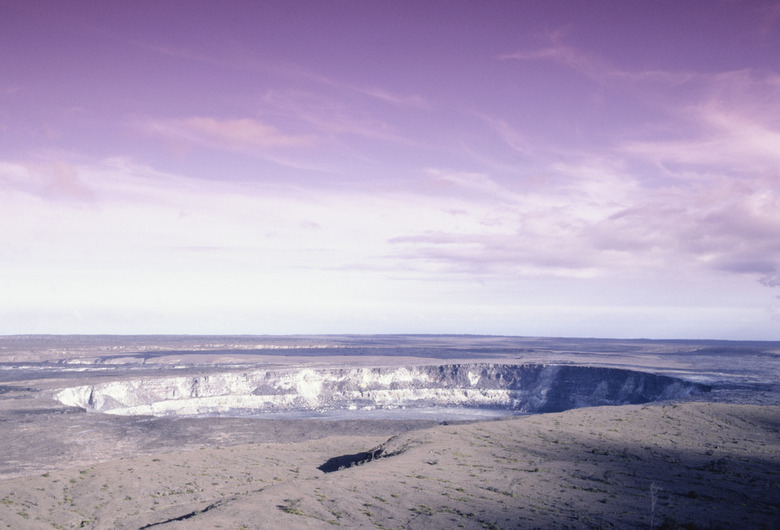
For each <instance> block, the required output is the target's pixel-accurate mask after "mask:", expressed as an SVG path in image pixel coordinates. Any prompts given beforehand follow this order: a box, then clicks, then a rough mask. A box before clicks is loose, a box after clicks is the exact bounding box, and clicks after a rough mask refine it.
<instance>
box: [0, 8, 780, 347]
mask: <svg viewBox="0 0 780 530" xmlns="http://www.w3.org/2000/svg"><path fill="white" fill-rule="evenodd" d="M0 237H1V238H2V243H3V244H2V247H0V274H1V275H2V276H1V277H0V333H2V334H13V333H342V332H347V333H407V332H408V333H487V334H512V335H552V336H597V337H648V338H727V339H768V340H771V339H774V340H780V2H778V1H769V0H752V1H750V2H742V1H736V0H728V1H717V0H701V1H686V2H679V1H646V2H625V1H621V0H615V1H610V2H604V1H592V0H588V1H579V2H577V1H558V2H556V1H544V2H542V1H517V2H511V1H505V2H497V1H484V2H482V1H480V2H476V1H471V2H459V1H441V2H438V1H430V0H426V1H424V2H420V1H407V2H370V1H362V0H361V1H357V0H356V1H348V0H340V1H325V0H318V1H311V2H294V1H277V2H255V1H245V2H236V1H223V2H212V1H196V0H186V1H185V0H181V1H165V0H154V1H135V2H102V1H90V2H85V1H69V2H49V1H45V2H44V1H36V0H18V1H14V0H0Z"/></svg>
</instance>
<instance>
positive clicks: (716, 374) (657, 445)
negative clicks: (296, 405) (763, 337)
mask: <svg viewBox="0 0 780 530" xmlns="http://www.w3.org/2000/svg"><path fill="white" fill-rule="evenodd" d="M388 340H389V339H388ZM441 340H443V339H439V341H441ZM43 342H45V344H46V351H43V349H44V348H41V347H37V349H36V348H34V347H30V348H29V353H30V355H29V357H30V359H29V361H28V362H27V364H25V363H24V362H23V361H24V352H23V351H20V350H19V348H18V344H15V345H14V346H13V347H14V348H16V349H13V348H11V347H8V346H6V349H5V359H4V361H5V362H4V365H5V369H4V371H3V372H2V377H3V381H2V382H0V385H2V388H0V528H13V529H18V528H132V529H140V528H279V527H288V528H312V527H322V528H326V527H332V526H342V527H347V528H350V527H351V528H354V527H367V528H458V527H461V528H549V527H558V528H566V527H570V528H606V527H615V528H642V527H644V528H719V527H721V528H730V527H735V526H738V525H741V526H743V527H745V528H777V521H778V520H780V513H779V512H780V500H779V499H780V406H778V400H777V394H778V393H777V391H776V388H777V371H776V369H777V350H776V349H772V348H768V347H767V346H766V345H762V346H761V347H760V348H757V347H756V345H755V344H749V345H747V346H742V348H743V349H740V348H739V347H736V345H731V346H732V350H731V351H730V355H731V357H732V358H733V359H732V360H731V361H729V357H728V355H729V352H728V351H724V350H723V349H716V350H715V352H714V353H713V352H710V353H709V354H708V353H707V352H706V351H703V350H702V346H701V345H698V346H694V345H688V344H684V345H680V344H677V345H672V346H669V345H668V344H667V345H663V348H662V347H661V345H659V344H652V345H651V346H652V347H648V346H643V345H641V344H640V345H637V344H627V345H626V346H627V347H633V348H634V351H633V352H632V353H630V354H628V355H626V354H625V353H623V354H620V353H619V352H618V350H619V346H618V345H616V344H602V345H601V346H602V347H601V350H602V351H601V352H599V348H598V347H597V345H596V344H595V343H588V347H587V348H583V347H582V345H580V348H581V350H583V351H579V352H577V351H576V350H575V349H574V348H573V347H567V348H565V349H564V348H561V347H560V344H559V343H558V344H556V345H555V346H556V347H557V349H556V348H554V347H553V345H551V344H549V343H548V348H547V349H546V350H545V351H543V350H542V349H541V348H539V346H538V345H537V346H534V347H533V348H530V347H529V348H525V349H526V350H533V351H525V352H520V351H519V350H522V349H523V348H514V349H512V348H510V349H509V351H507V350H506V349H505V350H501V351H499V348H498V347H497V346H496V345H495V344H493V345H492V347H488V346H485V344H484V343H483V344H482V345H481V346H482V347H483V349H482V350H480V351H477V349H476V348H474V347H473V344H472V345H471V346H470V347H466V346H463V347H461V348H460V349H459V351H458V352H456V353H453V352H452V351H448V352H443V351H442V350H441V344H439V346H438V347H432V346H431V345H430V344H428V345H427V346H426V347H428V350H426V352H425V353H426V354H425V355H421V356H419V357H418V358H417V359H418V362H434V360H435V359H441V358H446V359H452V358H455V357H457V358H464V357H466V356H470V357H471V358H476V359H479V360H484V359H485V358H487V357H490V358H501V359H503V360H506V359H507V357H512V358H518V359H519V358H523V359H526V358H530V357H533V356H536V357H539V358H548V359H549V358H553V357H554V358H555V360H556V361H558V362H561V361H564V362H565V361H567V360H570V361H572V362H574V361H573V360H574V359H576V360H580V361H581V360H584V359H588V364H593V365H598V364H599V361H601V365H609V366H615V365H630V366H636V365H642V366H645V367H646V368H647V367H654V368H655V370H654V371H655V372H657V373H667V374H669V373H678V374H679V373H685V374H687V375H688V376H689V377H690V378H691V379H692V380H697V381H706V382H708V383H711V384H713V385H714V386H713V391H712V392H711V393H707V394H706V395H702V396H698V397H696V398H694V399H695V400H693V401H674V402H659V403H652V404H645V405H628V406H621V407H595V408H581V409H576V410H569V411H566V412H562V413H555V414H541V415H529V416H519V417H511V418H507V419H504V420H498V421H485V422H456V423H450V424H442V423H440V422H437V421H434V420H419V419H409V420H380V419H377V420H338V421H335V420H315V419H304V420H278V419H257V418H251V417H241V418H229V417H209V418H176V417H166V418H153V417H137V416H111V415H107V414H102V413H87V412H84V411H83V410H81V409H76V408H74V407H66V406H64V405H62V404H61V403H58V402H57V401H56V400H55V399H54V398H53V396H54V395H55V392H56V391H57V390H59V389H62V388H66V387H69V386H73V385H76V384H83V383H84V382H85V381H92V380H113V379H116V378H122V377H126V376H127V374H128V373H129V372H131V371H132V370H133V368H132V366H134V365H136V364H139V363H138V362H137V359H138V358H139V357H138V355H141V354H140V353H139V352H141V351H142V348H140V347H139V345H138V344H136V345H133V346H132V347H130V348H128V349H129V350H130V351H121V352H119V353H120V355H121V356H122V358H123V360H122V362H121V363H119V365H120V368H119V369H117V370H114V369H111V370H103V369H100V370H98V369H97V368H96V367H98V366H99V365H103V364H105V362H106V358H107V356H106V355H105V350H101V349H100V348H101V347H99V346H96V345H90V346H89V347H88V348H84V347H82V348H81V349H79V348H76V347H71V348H70V349H69V350H67V351H64V349H63V348H60V349H59V350H56V351H52V348H50V347H49V346H50V345H51V343H50V342H47V341H43ZM201 342H202V341H201ZM0 343H2V341H0ZM27 344H29V342H28V343H27ZM450 345H451V344H450ZM104 346H105V345H104ZM189 346H190V347H191V345H189ZM418 346H419V344H418ZM504 347H505V345H504V344H502V345H501V348H504ZM707 347H709V348H712V345H709V346H707ZM720 347H721V346H719V348H720ZM437 348H438V349H437ZM664 348H670V349H664ZM675 348H676V349H675ZM0 351H2V350H0ZM144 351H145V353H143V355H146V356H147V357H146V361H145V363H146V364H144V363H140V364H142V365H143V368H142V370H147V371H154V372H155V373H157V372H160V371H162V372H166V373H167V371H168V370H170V369H171V367H172V366H173V365H176V364H177V362H181V359H182V358H187V356H188V355H197V356H200V357H201V360H204V362H203V363H200V365H199V366H198V367H197V370H212V369H215V367H214V361H215V357H216V356H218V357H220V359H221V361H220V362H219V363H216V364H217V366H222V365H225V364H231V363H232V364H231V365H235V363H240V362H241V360H242V359H241V357H242V356H243V355H248V354H247V352H246V351H245V350H244V351H243V353H242V352H238V353H236V352H235V351H231V350H229V348H226V349H225V350H220V353H218V354H215V353H213V352H206V353H203V352H198V353H189V354H183V353H181V351H179V352H178V353H176V354H174V353H173V352H174V350H173V349H170V348H169V349H166V350H165V351H164V352H162V353H159V352H158V354H156V355H158V357H156V358H157V359H158V360H159V359H163V360H162V361H159V362H158V363H157V364H155V363H153V362H151V363H150V362H149V361H150V359H151V357H150V356H149V352H148V349H147V350H144ZM415 351H419V350H415ZM681 351H682V352H683V353H680V352H681ZM101 352H102V353H101ZM133 352H135V353H133ZM431 352H433V353H434V354H435V353H437V352H438V356H437V355H434V354H432V353H431ZM475 352H476V353H475ZM288 353H289V352H288ZM322 353H325V354H327V355H326V356H311V357H308V358H306V360H303V361H302V360H301V357H300V356H296V355H287V356H281V357H280V356H273V355H270V354H268V352H267V351H264V352H263V357H262V358H260V356H259V354H258V353H257V352H253V353H252V355H255V357H253V359H252V363H253V365H257V364H258V363H266V364H275V365H278V364H295V363H299V364H300V363H304V364H311V363H319V364H322V363H326V364H329V365H338V364H339V363H342V364H349V363H352V364H355V365H359V364H364V365H366V364H372V363H376V362H377V359H378V358H380V357H381V355H377V353H378V352H377V351H375V350H372V351H371V352H370V353H371V354H372V356H371V359H369V356H367V355H365V353H366V352H365V351H364V352H363V354H361V355H353V356H351V357H346V356H344V355H343V352H335V351H325V352H322ZM338 353H341V355H337V354H338ZM403 353H407V354H408V353H410V351H408V350H407V351H404V352H403ZM266 354H268V355H267V356H266ZM174 355H176V356H177V361H175V362H174V361H173V360H172V356H174ZM458 356H459V357H458ZM523 356H525V357H523ZM400 358H403V359H404V361H403V362H408V360H409V358H410V356H409V355H405V356H404V355H401V356H396V357H393V362H396V361H397V360H398V359H400ZM54 359H56V360H57V361H56V362H54ZM128 359H130V360H129V361H128ZM189 359H192V357H189ZM244 360H245V358H244ZM762 360H763V364H762V365H760V366H759V365H756V363H757V362H759V361H762ZM384 361H385V363H386V362H388V361H387V359H384ZM397 362H400V361H397ZM30 363H33V364H34V363H42V364H37V365H34V366H33V365H32V364H30ZM196 364H198V363H191V364H189V365H187V367H186V368H183V369H184V370H187V371H191V370H193V369H195V368H193V366H194V365H196ZM72 366H86V367H87V368H88V369H87V370H86V371H78V372H69V371H67V370H66V369H67V368H68V367H72ZM44 368H46V369H44ZM63 369H65V370H63ZM139 369H140V368H139ZM90 370H92V371H90ZM372 449H373V450H374V451H371V450H372ZM366 452H369V454H372V455H374V456H376V457H378V458H375V459H373V460H372V461H365V460H368V459H369V456H368V455H366V454H365V453H366ZM334 458H336V459H338V458H340V460H339V462H340V465H343V466H344V467H343V468H342V469H340V470H336V471H333V472H328V473H326V472H324V471H322V469H321V468H327V463H328V462H329V461H331V462H332V459H334ZM364 461H365V462H364ZM351 462H356V463H360V465H354V466H351V467H350V466H349V464H350V463H351ZM334 467H335V468H336V469H338V467H339V465H336V466H334Z"/></svg>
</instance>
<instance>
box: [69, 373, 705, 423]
mask: <svg viewBox="0 0 780 530" xmlns="http://www.w3.org/2000/svg"><path fill="white" fill-rule="evenodd" d="M703 389H704V387H702V386H701V385H697V384H695V383H690V382H687V381H683V380H680V379H675V378H672V377H666V376H661V375H655V374H649V373H643V372H636V371H629V370H618V369H610V368H590V367H582V366H556V365H504V364H451V365H441V366H412V367H402V368H397V367H393V368H343V369H323V370H315V369H295V370H258V371H250V372H238V373H236V372H225V373H218V374H209V375H202V376H197V377H159V378H147V379H135V380H125V381H114V382H109V383H101V384H96V385H87V386H80V387H74V388H67V389H64V390H62V391H61V392H59V394H58V395H57V398H58V399H59V400H60V401H61V402H62V403H63V404H66V405H69V406H77V407H82V408H84V409H86V410H88V411H99V412H105V413H109V414H121V415H155V416H162V415H170V414H177V415H199V414H239V413H242V414H246V413H266V412H305V411H312V412H314V411H327V410H356V409H357V410H375V409H399V408H417V407H469V408H492V409H506V410H508V411H514V412H524V413H533V412H557V411H563V410H567V409H571V408H577V407H585V406H597V405H622V404H629V403H645V402H649V401H655V400H660V399H671V398H679V397H683V396H686V395H688V394H690V393H693V392H699V391H701V390H703Z"/></svg>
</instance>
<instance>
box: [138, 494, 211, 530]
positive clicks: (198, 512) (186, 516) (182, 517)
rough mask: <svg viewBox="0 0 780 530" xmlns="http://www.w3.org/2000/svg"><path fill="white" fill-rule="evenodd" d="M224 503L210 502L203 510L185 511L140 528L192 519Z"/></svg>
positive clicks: (141, 529)
mask: <svg viewBox="0 0 780 530" xmlns="http://www.w3.org/2000/svg"><path fill="white" fill-rule="evenodd" d="M223 503H224V501H217V502H215V503H212V504H209V505H208V506H206V507H205V508H203V509H202V510H195V511H193V512H189V513H185V514H184V515H180V516H179V517H173V518H171V519H166V520H165V521H159V522H156V523H150V524H147V525H144V526H142V527H140V528H139V529H138V530H144V529H146V528H153V527H155V526H160V525H163V524H168V523H175V522H176V521H184V520H187V519H191V518H193V517H196V516H198V515H201V514H204V513H206V512H207V511H209V510H213V509H214V508H216V507H217V506H220V505H221V504H223Z"/></svg>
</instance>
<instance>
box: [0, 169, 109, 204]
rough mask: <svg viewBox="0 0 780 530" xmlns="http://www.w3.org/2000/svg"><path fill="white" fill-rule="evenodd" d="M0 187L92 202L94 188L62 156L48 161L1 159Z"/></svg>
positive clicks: (46, 196) (76, 201)
mask: <svg viewBox="0 0 780 530" xmlns="http://www.w3.org/2000/svg"><path fill="white" fill-rule="evenodd" d="M0 191H4V192H6V193H8V192H22V193H26V194H30V195H34V196H38V197H42V198H45V199H47V200H50V201H65V202H72V203H84V202H92V201H93V200H94V199H95V191H94V189H93V188H92V187H91V186H90V185H88V184H87V183H85V182H84V181H83V179H82V177H81V175H80V171H79V168H78V167H77V166H75V165H73V164H71V163H69V162H66V161H63V160H54V161H51V162H27V163H19V162H2V161H0Z"/></svg>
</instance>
